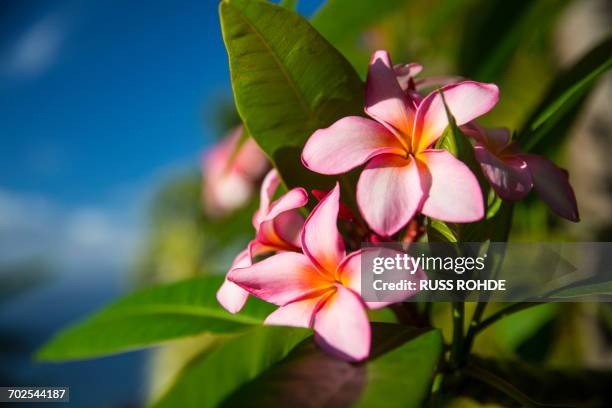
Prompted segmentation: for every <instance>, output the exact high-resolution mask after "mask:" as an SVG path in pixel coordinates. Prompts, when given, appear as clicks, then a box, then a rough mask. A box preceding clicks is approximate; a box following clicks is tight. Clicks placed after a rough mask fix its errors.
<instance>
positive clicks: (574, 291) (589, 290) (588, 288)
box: [550, 281, 612, 299]
mask: <svg viewBox="0 0 612 408" xmlns="http://www.w3.org/2000/svg"><path fill="white" fill-rule="evenodd" d="M598 295H604V296H612V281H607V282H595V283H582V284H574V285H571V286H569V287H566V288H563V289H559V290H557V291H555V292H553V293H551V294H550V296H553V297H556V298H561V299H563V298H585V297H595V296H598Z"/></svg>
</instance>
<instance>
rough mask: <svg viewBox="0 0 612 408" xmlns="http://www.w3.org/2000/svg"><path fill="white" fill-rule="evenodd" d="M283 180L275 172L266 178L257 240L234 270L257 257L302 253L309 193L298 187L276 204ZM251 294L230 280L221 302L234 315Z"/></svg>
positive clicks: (241, 255) (220, 293) (255, 223)
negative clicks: (282, 253) (284, 252)
mask: <svg viewBox="0 0 612 408" xmlns="http://www.w3.org/2000/svg"><path fill="white" fill-rule="evenodd" d="M279 183H280V179H279V177H278V173H277V172H276V170H275V169H272V170H270V172H269V173H268V174H267V175H266V177H265V178H264V181H263V183H262V185H261V196H260V202H259V209H258V210H257V211H256V212H255V215H254V216H253V227H255V231H256V235H255V239H253V240H252V241H251V242H249V245H248V246H247V248H246V249H245V250H244V251H242V252H240V253H239V254H238V256H236V259H234V262H233V263H232V266H231V267H230V271H231V270H232V269H234V268H241V267H246V266H250V265H251V263H252V260H253V258H255V257H256V256H259V255H262V254H265V253H270V252H279V251H301V242H300V232H301V230H302V225H303V224H304V217H303V216H302V214H301V213H300V211H299V208H300V207H303V206H304V205H306V203H307V202H308V193H306V190H304V189H303V188H299V187H298V188H294V189H292V190H290V191H288V192H287V193H285V194H284V195H282V196H281V197H280V198H278V199H277V200H276V201H274V202H272V198H273V197H274V193H275V192H276V190H277V189H278V186H279ZM248 296H249V293H248V292H247V291H246V290H244V289H242V288H240V287H239V286H237V285H235V284H234V283H232V282H230V281H228V280H227V279H226V280H225V282H224V283H223V285H222V286H221V288H220V289H219V291H218V292H217V300H218V301H219V303H221V305H222V306H223V307H224V308H225V309H226V310H228V311H229V312H231V313H237V312H238V311H240V310H241V309H242V307H243V306H244V304H245V302H246V301H247V298H248Z"/></svg>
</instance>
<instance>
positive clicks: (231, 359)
mask: <svg viewBox="0 0 612 408" xmlns="http://www.w3.org/2000/svg"><path fill="white" fill-rule="evenodd" d="M309 335H310V331H309V330H305V329H296V328H288V327H275V326H267V327H258V328H256V329H253V330H250V331H248V332H246V333H244V334H242V335H239V336H237V337H234V338H231V339H229V340H227V341H225V342H223V343H221V344H220V345H218V346H217V347H215V348H213V349H212V350H205V351H204V352H202V353H201V354H199V355H197V356H196V357H194V358H193V359H192V360H191V361H190V362H189V363H187V365H186V366H185V368H184V369H183V370H182V372H181V373H180V374H179V375H178V377H177V379H176V382H175V383H174V385H172V386H171V388H170V389H169V390H168V392H167V393H166V394H165V395H163V396H162V397H161V398H160V400H159V401H157V403H155V404H154V407H155V408H165V407H168V408H174V407H182V408H189V407H197V408H206V407H216V406H218V405H219V404H220V403H221V402H222V401H223V400H224V399H225V398H226V397H227V396H228V395H230V394H231V393H232V392H233V391H234V390H236V389H238V388H239V387H240V386H241V385H243V384H245V383H247V382H248V381H251V380H253V379H254V378H256V377H257V376H258V375H260V374H261V373H263V372H264V371H266V370H267V369H269V368H270V367H271V366H273V365H274V364H275V363H277V362H278V361H280V360H281V359H282V358H284V357H285V356H286V355H287V354H288V353H289V352H290V351H291V350H292V349H293V348H294V347H295V346H296V345H297V344H298V343H300V342H301V341H302V340H304V339H305V338H306V337H308V336H309Z"/></svg>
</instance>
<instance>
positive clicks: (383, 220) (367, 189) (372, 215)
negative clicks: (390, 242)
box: [357, 155, 423, 236]
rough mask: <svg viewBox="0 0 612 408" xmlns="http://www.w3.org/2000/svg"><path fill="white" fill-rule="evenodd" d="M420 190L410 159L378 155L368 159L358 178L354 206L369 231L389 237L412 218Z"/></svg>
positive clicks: (416, 174) (417, 176) (416, 173)
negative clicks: (356, 206) (355, 205)
mask: <svg viewBox="0 0 612 408" xmlns="http://www.w3.org/2000/svg"><path fill="white" fill-rule="evenodd" d="M422 197H423V190H422V188H421V180H420V179H419V171H418V168H417V166H416V163H415V161H414V159H413V158H412V157H408V158H407V159H404V158H402V157H399V156H395V155H381V156H377V157H375V158H374V159H372V160H371V161H370V162H369V163H368V165H367V166H366V168H365V169H364V170H363V172H362V173H361V176H360V177H359V182H358V183H357V203H358V204H359V210H360V211H361V214H362V215H363V218H364V219H365V220H366V222H367V223H368V225H369V226H370V228H372V229H373V230H374V231H376V233H377V234H379V235H383V236H390V235H393V234H395V233H396V232H397V231H399V230H400V229H401V228H402V227H403V226H404V225H406V223H407V222H408V221H409V220H410V219H411V218H412V217H413V216H414V213H415V212H416V211H417V209H418V208H419V206H420V204H421V200H422Z"/></svg>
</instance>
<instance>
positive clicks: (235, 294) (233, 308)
mask: <svg viewBox="0 0 612 408" xmlns="http://www.w3.org/2000/svg"><path fill="white" fill-rule="evenodd" d="M248 298H249V292H247V291H246V290H244V289H242V288H241V287H240V286H238V285H236V284H235V283H232V282H230V281H228V280H227V279H225V281H223V285H221V287H220V288H219V290H218V291H217V301H218V302H219V303H220V304H221V306H223V308H224V309H225V310H227V311H228V312H230V313H238V312H239V311H240V310H242V308H243V307H244V304H245V303H246V301H247V299H248Z"/></svg>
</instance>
